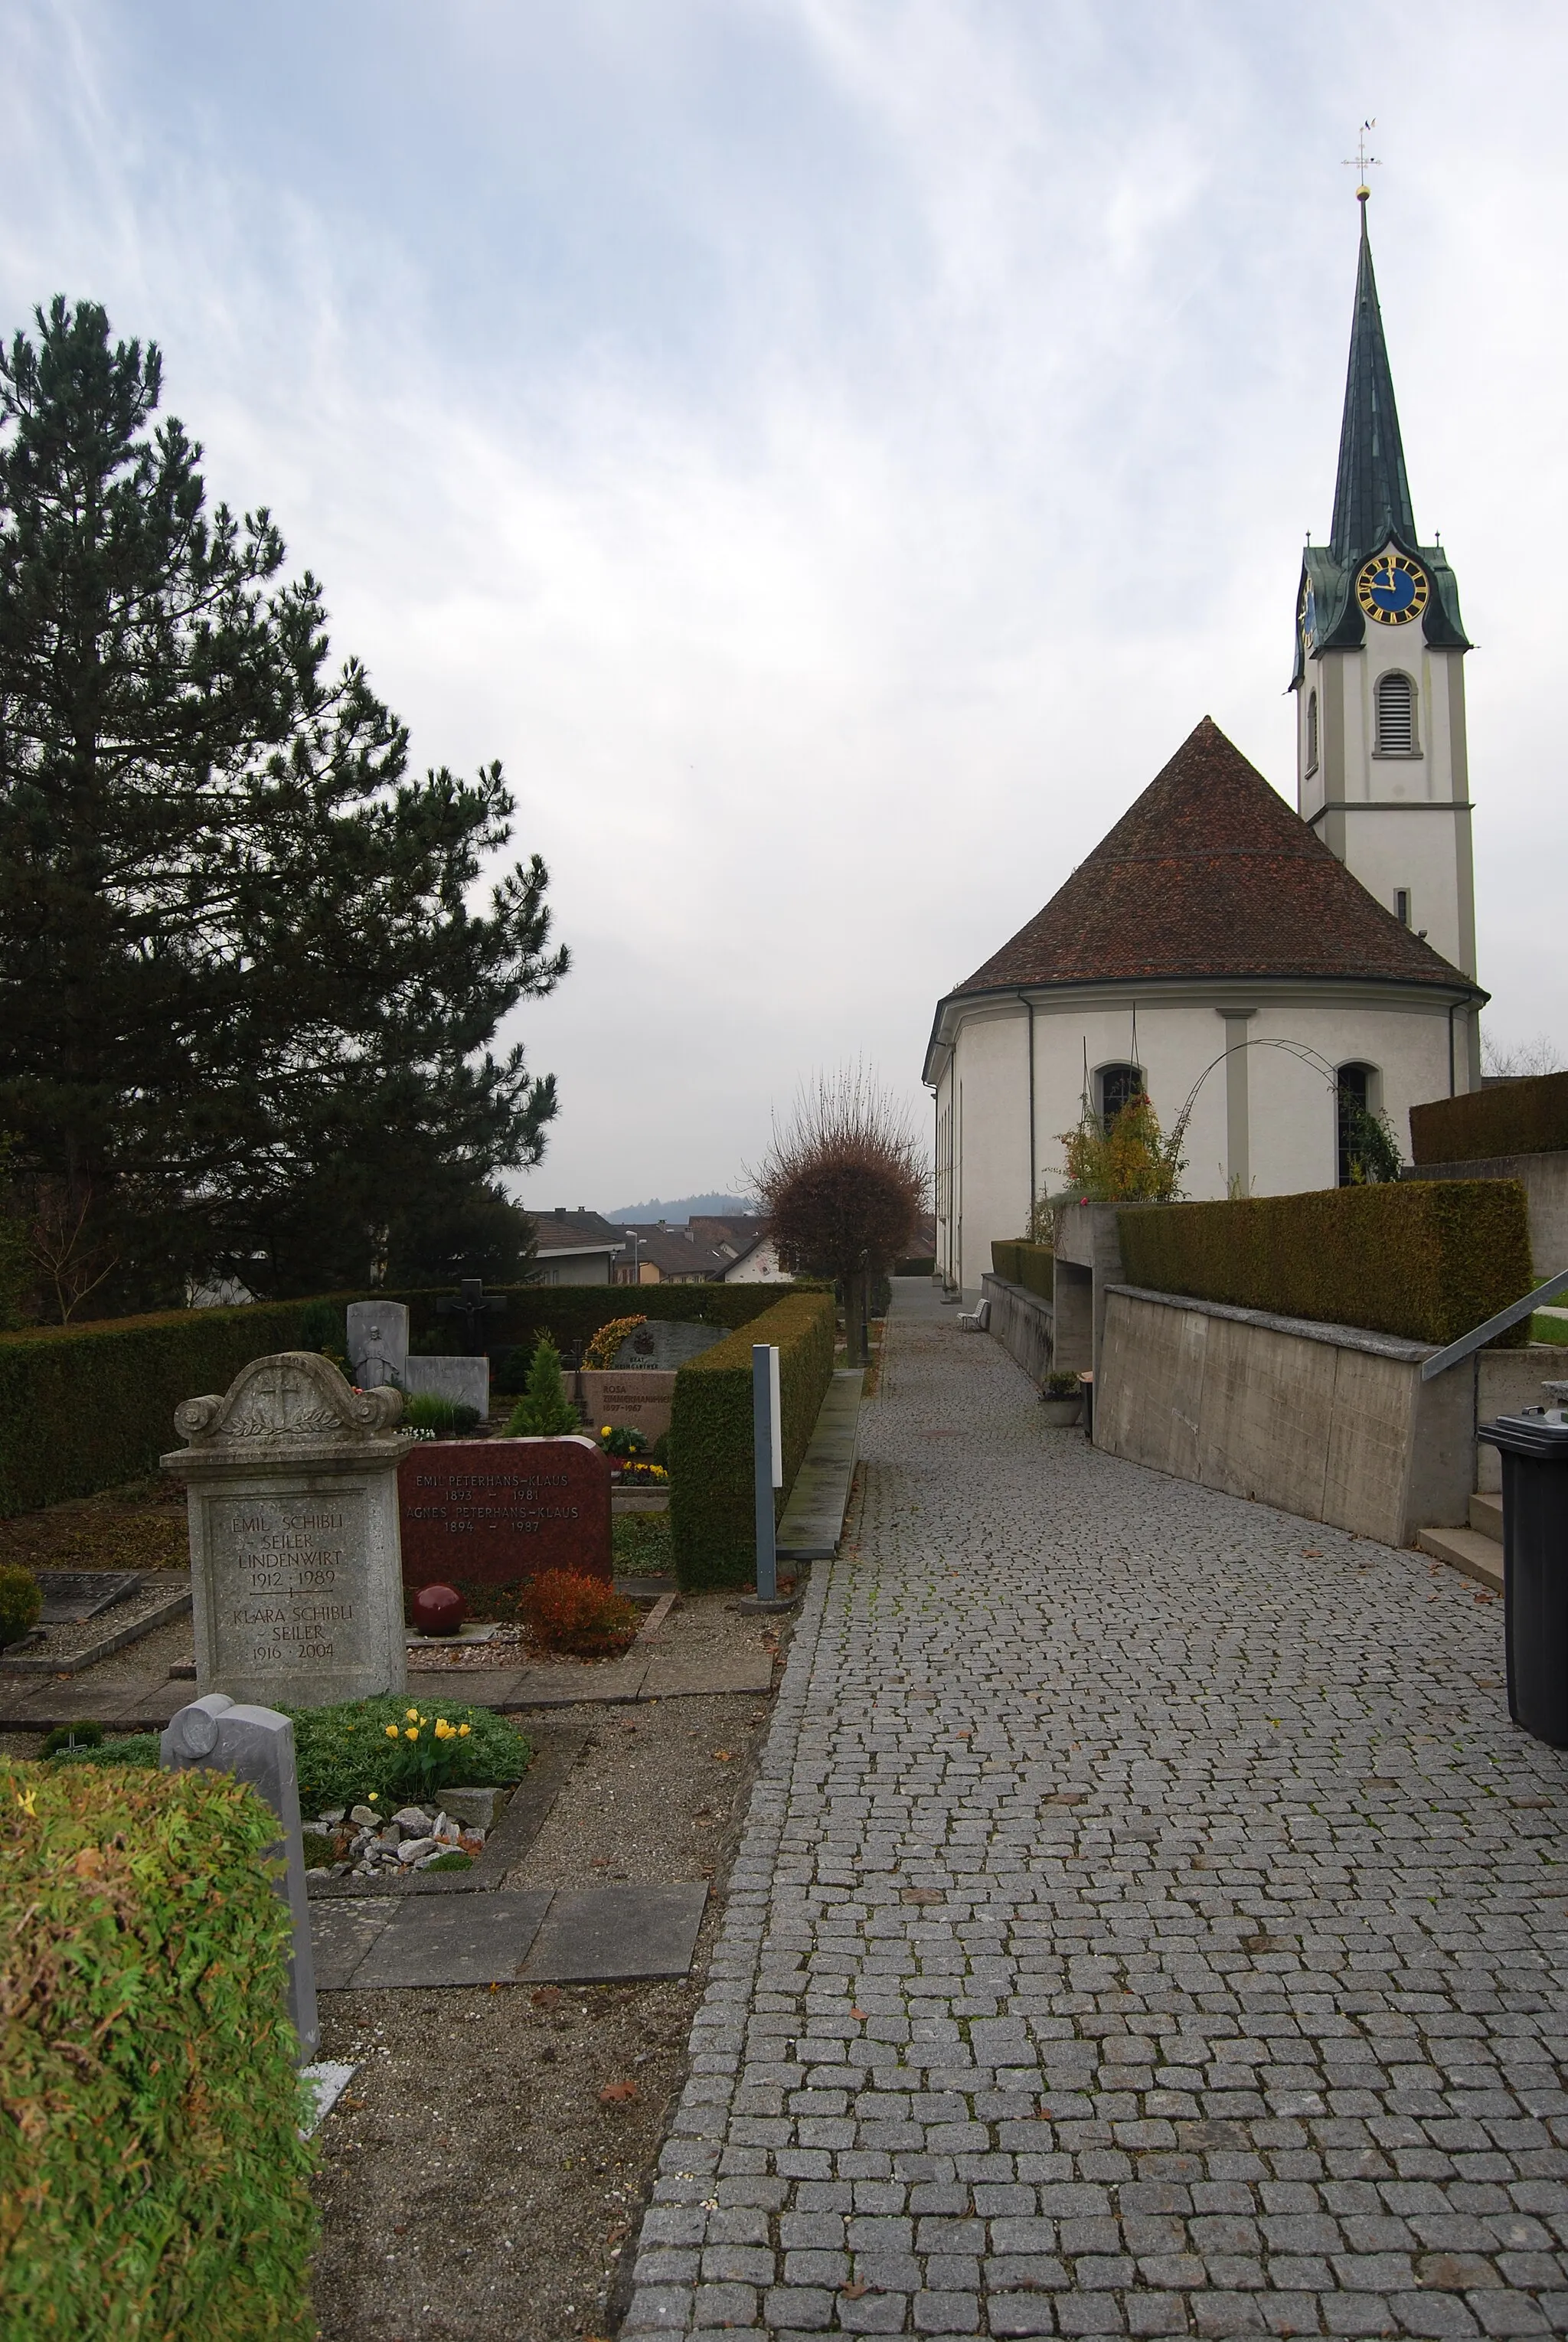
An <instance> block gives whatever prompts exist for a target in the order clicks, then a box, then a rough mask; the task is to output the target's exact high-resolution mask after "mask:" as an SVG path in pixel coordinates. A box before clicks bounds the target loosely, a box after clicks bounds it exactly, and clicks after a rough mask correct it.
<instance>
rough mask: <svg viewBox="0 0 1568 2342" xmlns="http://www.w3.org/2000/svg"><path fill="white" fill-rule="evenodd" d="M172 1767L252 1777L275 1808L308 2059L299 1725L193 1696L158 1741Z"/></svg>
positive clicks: (316, 2040) (310, 1970) (317, 2029)
mask: <svg viewBox="0 0 1568 2342" xmlns="http://www.w3.org/2000/svg"><path fill="white" fill-rule="evenodd" d="M158 1754H159V1757H160V1758H161V1760H162V1762H163V1765H164V1767H165V1770H166V1771H169V1772H175V1773H184V1772H188V1771H189V1770H190V1769H191V1768H192V1767H195V1766H200V1767H204V1768H205V1770H207V1771H208V1772H213V1773H232V1774H233V1775H234V1777H235V1779H236V1780H238V1781H248V1782H249V1783H250V1785H251V1787H252V1788H254V1789H255V1790H257V1791H259V1793H260V1795H261V1796H262V1797H265V1799H266V1801H267V1804H268V1805H269V1806H270V1807H272V1809H273V1811H274V1813H275V1815H276V1816H277V1817H278V1821H279V1823H280V1824H281V1825H282V1828H283V1837H282V1838H281V1840H280V1842H279V1844H278V1845H277V1846H275V1847H273V1848H272V1849H271V1851H272V1852H273V1853H274V1854H278V1853H281V1854H282V1855H283V1857H284V1866H285V1867H284V1871H283V1875H282V1877H280V1878H279V1879H278V1881H277V1891H278V1893H279V1894H280V1895H281V1896H282V1897H284V1899H285V1902H286V1903H287V1905H288V1907H289V1917H290V1918H291V1919H292V1921H293V1923H294V1954H293V1957H292V1958H291V1959H290V1961H289V1969H288V2013H289V2016H290V2017H292V2019H293V2020H294V2029H295V2032H296V2033H297V2034H298V2036H299V2038H300V2047H301V2050H302V2056H301V2058H300V2063H301V2064H302V2065H303V2064H305V2062H306V2061H307V2060H308V2059H310V2058H312V2057H315V2053H316V2050H317V2049H318V2048H319V2047H320V2046H321V2025H320V2021H319V2019H318V2018H317V2016H316V2007H315V1963H314V1960H313V1958H312V1955H311V1943H310V1905H309V1902H308V1900H307V1897H306V1889H305V1845H304V1840H303V1839H302V1837H301V1836H300V1827H299V1777H298V1774H297V1773H296V1771H295V1758H294V1726H293V1725H292V1724H291V1723H290V1722H289V1720H288V1718H287V1716H279V1715H278V1714H277V1712H276V1710H275V1708H270V1707H245V1706H236V1705H235V1702H234V1701H233V1700H232V1699H229V1698H226V1697H225V1695H224V1694H223V1693H222V1692H209V1693H208V1694H207V1695H206V1696H205V1698H204V1699H197V1700H193V1701H192V1702H191V1705H190V1706H188V1707H182V1708H181V1709H180V1711H179V1714H178V1715H177V1716H175V1717H174V1719H173V1720H172V1722H171V1723H170V1724H169V1726H168V1727H167V1729H166V1730H165V1733H164V1735H163V1737H162V1738H161V1740H160V1741H159V1743H158Z"/></svg>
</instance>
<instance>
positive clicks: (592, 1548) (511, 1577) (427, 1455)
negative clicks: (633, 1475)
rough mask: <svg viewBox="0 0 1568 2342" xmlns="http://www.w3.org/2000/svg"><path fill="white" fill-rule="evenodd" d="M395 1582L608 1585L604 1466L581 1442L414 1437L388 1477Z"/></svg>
mask: <svg viewBox="0 0 1568 2342" xmlns="http://www.w3.org/2000/svg"><path fill="white" fill-rule="evenodd" d="M397 1493H398V1501H399V1506H400V1510H401V1515H402V1533H403V1582H404V1585H405V1586H414V1587H415V1588H417V1587H419V1586H429V1585H432V1584H434V1582H435V1581H436V1580H439V1581H440V1582H441V1584H442V1585H444V1586H458V1587H459V1588H462V1589H464V1590H466V1589H467V1588H468V1587H469V1586H516V1585H520V1584H521V1583H522V1582H523V1580H524V1579H525V1578H529V1577H537V1576H540V1575H541V1574H542V1573H543V1572H544V1570H547V1569H570V1570H574V1571H575V1572H576V1573H577V1574H578V1576H582V1577H603V1578H606V1579H607V1578H610V1577H612V1576H614V1569H613V1567H612V1565H611V1561H610V1459H609V1457H608V1456H605V1455H604V1454H603V1453H602V1451H601V1450H600V1449H599V1448H598V1447H596V1446H594V1442H593V1441H592V1440H591V1439H583V1438H579V1437H575V1436H573V1437H568V1438H565V1439H422V1440H419V1441H418V1442H416V1444H415V1445H414V1446H413V1447H411V1448H410V1449H409V1451H408V1454H407V1455H406V1456H404V1459H403V1461H402V1463H401V1464H400V1465H399V1466H398V1471H397Z"/></svg>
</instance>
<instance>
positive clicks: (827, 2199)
mask: <svg viewBox="0 0 1568 2342" xmlns="http://www.w3.org/2000/svg"><path fill="white" fill-rule="evenodd" d="M891 1332H892V1336H893V1338H892V1341H891V1344H890V1355H889V1360H888V1364H887V1366H886V1368H885V1370H884V1384H883V1392H882V1396H881V1397H880V1398H879V1399H878V1400H877V1401H876V1402H875V1403H874V1404H873V1405H872V1406H869V1407H868V1408H867V1409H866V1410H865V1412H864V1415H863V1416H862V1449H863V1453H864V1456H865V1457H866V1491H865V1498H864V1509H863V1514H862V1517H861V1522H860V1526H859V1531H858V1536H859V1549H858V1552H857V1551H856V1550H855V1549H854V1546H850V1547H849V1549H848V1550H846V1551H845V1552H844V1554H842V1555H841V1556H840V1558H839V1560H838V1561H837V1562H836V1563H835V1564H834V1565H833V1566H832V1568H831V1571H829V1570H825V1569H823V1568H819V1569H818V1571H817V1573H816V1582H815V1583H814V1586H813V1587H812V1590H811V1594H810V1596H808V1600H807V1605H806V1608H805V1611H804V1615H803V1618H802V1622H801V1626H800V1628H799V1631H798V1633H797V1636H796V1638H795V1642H794V1647H793V1650H792V1653H791V1657H790V1664H789V1669H788V1673H787V1676H786V1678H785V1682H784V1688H783V1690H782V1692H781V1694H780V1697H779V1706H778V1712H777V1715H776V1717H775V1721H774V1728H773V1732H772V1735H771V1737H770V1741H769V1746H768V1750H767V1753H766V1756H765V1757H764V1765H763V1769H762V1775H761V1777H760V1779H759V1782H758V1786H757V1788H756V1790H755V1793H754V1798H753V1803H752V1807H751V1812H750V1816H749V1818H748V1822H747V1826H746V1830H745V1835H744V1841H743V1845H742V1847H741V1852H740V1856H739V1859H738V1861H737V1863H736V1866H735V1868H734V1874H733V1877H732V1880H731V1887H730V1895H729V1900H728V1904H727V1907H726V1917H725V1925H724V1935H723V1938H722V1940H721V1943H720V1945H719V1947H718V1949H717V1951H716V1953H715V1956H714V1964H713V1967H712V1970H711V1975H710V1982H709V1987H708V1991H707V1994H706V1997H705V1999H704V2005H703V2007H702V2009H701V2011H700V2013H699V2015H698V2017H697V2019H696V2023H695V2026H694V2031H693V2037H692V2052H693V2066H692V2079H691V2081H690V2083H689V2085H688V2087H687V2089H686V2091H685V2094H684V2098H683V2101H682V2104H681V2107H680V2108H679V2110H678V2112H677V2113H676V2115H675V2117H674V2124H673V2127H672V2131H671V2135H670V2137H669V2139H668V2140H667V2142H666V2145H665V2147H664V2155H663V2158H662V2168H661V2177H660V2178H659V2181H658V2183H657V2187H656V2190H655V2200H654V2205H653V2207H651V2209H650V2210H649V2212H648V2214H647V2216H646V2217H645V2219H644V2224H643V2229H642V2236H641V2240H640V2247H639V2254H638V2259H637V2263H636V2285H635V2289H634V2295H633V2298H632V2302H631V2306H630V2308H629V2311H628V2314H627V2317H626V2319H625V2321H624V2328H623V2331H624V2334H625V2335H626V2336H627V2337H638V2338H639V2342H640V2337H644V2336H645V2335H647V2334H648V2333H649V2332H651V2331H658V2332H661V2333H665V2334H682V2335H688V2334H695V2333H698V2332H701V2333H704V2334H706V2332H707V2330H708V2329H709V2328H711V2327H715V2326H728V2327H731V2328H732V2329H734V2330H736V2331H739V2332H740V2333H743V2334H749V2335H752V2336H758V2335H762V2334H770V2335H782V2336H794V2335H816V2334H821V2333H824V2332H827V2331H833V2332H851V2333H899V2332H905V2333H907V2332H914V2333H918V2334H924V2335H927V2336H937V2337H942V2336H946V2337H972V2336H982V2335H985V2334H991V2335H1004V2334H1005V2335H1020V2336H1023V2335H1044V2334H1064V2335H1074V2334H1076V2335H1087V2334H1101V2333H1127V2332H1131V2333H1134V2334H1137V2335H1143V2336H1164V2335H1190V2334H1197V2335H1214V2336H1221V2335H1230V2334H1243V2333H1257V2334H1263V2333H1277V2334H1285V2333H1296V2334H1314V2335H1316V2334H1329V2335H1349V2334H1377V2333H1389V2334H1413V2335H1423V2336H1424V2335H1433V2336H1439V2335H1441V2336H1448V2335H1479V2334H1486V2335H1493V2334H1495V2335H1525V2334H1561V2333H1563V2332H1568V2250H1565V2248H1568V2097H1565V2096H1564V2092H1563V2061H1564V2059H1565V2058H1568V2019H1565V2017H1564V2015H1563V2007H1564V1983H1565V1980H1568V1979H1565V1968H1568V1916H1565V1899H1568V1867H1565V1866H1564V1862H1563V1852H1562V1849H1563V1825H1564V1823H1565V1822H1568V1762H1565V1760H1564V1757H1563V1756H1562V1755H1561V1754H1559V1753H1557V1752H1554V1751H1553V1750H1551V1749H1547V1748H1545V1747H1543V1746H1541V1745H1540V1744H1539V1743H1538V1742H1535V1741H1533V1740H1530V1739H1528V1738H1527V1737H1525V1736H1523V1734H1520V1733H1518V1732H1516V1731H1515V1730H1514V1729H1513V1726H1511V1725H1510V1724H1509V1722H1508V1719H1507V1713H1506V1707H1505V1705H1504V1699H1503V1689H1502V1676H1503V1652H1502V1616H1501V1607H1500V1606H1499V1605H1498V1604H1497V1602H1496V1601H1495V1600H1494V1599H1493V1598H1492V1597H1490V1596H1486V1595H1484V1594H1481V1593H1478V1592H1477V1590H1476V1589H1475V1588H1473V1586H1471V1585H1470V1584H1469V1583H1468V1581H1466V1580H1464V1579H1462V1578H1460V1577H1458V1576H1454V1575H1453V1573H1451V1572H1449V1571H1447V1570H1445V1569H1443V1567H1442V1566H1441V1565H1436V1564H1433V1565H1429V1564H1428V1563H1427V1562H1426V1561H1425V1560H1424V1559H1423V1557H1422V1556H1417V1555H1413V1554H1408V1553H1394V1552H1392V1551H1390V1550H1389V1549H1388V1548H1386V1547H1383V1546H1374V1545H1371V1544H1367V1543H1365V1542H1363V1541H1359V1540H1357V1539H1354V1538H1352V1537H1350V1536H1344V1535H1342V1534H1340V1533H1339V1532H1336V1531H1334V1530H1332V1529H1325V1528H1322V1527H1320V1526H1314V1525H1312V1524H1309V1523H1306V1522H1303V1521H1298V1520H1295V1519H1293V1518H1291V1517H1290V1516H1286V1515H1283V1514H1279V1513H1274V1512H1271V1511H1269V1510H1266V1509H1265V1508H1263V1507H1262V1506H1253V1505H1248V1504H1244V1503H1242V1502H1240V1501H1238V1500H1234V1499H1232V1498H1229V1497H1225V1496H1218V1495H1216V1494H1214V1493H1213V1492H1212V1491H1208V1490H1204V1489H1202V1488H1197V1487H1194V1486H1190V1485H1188V1484H1186V1483H1183V1482H1180V1481H1174V1480H1169V1479H1165V1478H1164V1477H1162V1476H1159V1475H1158V1474H1155V1473H1152V1472H1146V1471H1143V1470H1141V1469H1139V1468H1138V1467H1137V1466H1132V1465H1126V1464H1123V1463H1120V1462H1118V1461H1116V1460H1115V1459H1114V1458H1111V1457H1107V1456H1101V1455H1099V1454H1097V1453H1096V1452H1095V1451H1094V1450H1093V1449H1092V1448H1090V1447H1089V1446H1088V1445H1087V1443H1086V1442H1084V1441H1083V1440H1082V1439H1076V1438H1074V1437H1072V1436H1065V1437H1064V1436H1063V1435H1061V1434H1060V1433H1056V1434H1050V1433H1047V1432H1045V1431H1044V1429H1043V1428H1042V1426H1040V1423H1039V1407H1038V1404H1037V1401H1036V1400H1035V1397H1034V1392H1033V1389H1032V1388H1031V1386H1029V1384H1028V1383H1027V1382H1026V1381H1025V1379H1024V1376H1022V1375H1021V1374H1020V1373H1019V1372H1018V1370H1017V1369H1016V1368H1015V1367H1014V1366H1013V1365H1012V1364H1011V1362H1010V1361H1009V1360H1008V1359H1007V1358H1006V1357H1005V1356H1004V1354H1003V1353H1002V1352H1001V1351H1000V1349H998V1348H997V1346H995V1345H994V1344H993V1343H990V1342H978V1341H975V1340H974V1338H973V1337H970V1338H965V1337H964V1336H960V1335H958V1334H956V1333H955V1332H953V1331H951V1330H950V1329H949V1327H948V1326H946V1325H945V1324H944V1323H933V1324H929V1325H927V1324H921V1323H913V1322H908V1321H904V1322H901V1321H900V1319H899V1318H898V1317H897V1316H895V1317H894V1321H893V1326H892V1328H891ZM853 1534H854V1531H853V1530H852V1535H853ZM933 1898H934V1899H933Z"/></svg>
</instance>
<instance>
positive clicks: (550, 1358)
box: [506, 1334, 583, 1439]
mask: <svg viewBox="0 0 1568 2342" xmlns="http://www.w3.org/2000/svg"><path fill="white" fill-rule="evenodd" d="M582 1428H583V1418H582V1416H580V1415H579V1414H578V1412H577V1410H576V1408H575V1407H574V1406H573V1404H572V1402H571V1400H570V1399H569V1398H568V1397H567V1396H566V1386H565V1384H564V1382H563V1381H562V1379H561V1353H560V1351H559V1350H558V1349H557V1348H556V1347H555V1345H554V1342H552V1341H551V1339H550V1336H548V1334H541V1335H540V1336H539V1339H538V1342H537V1343H536V1344H535V1346H534V1356H532V1358H531V1359H530V1360H529V1362H528V1386H527V1389H526V1390H525V1391H524V1394H523V1396H522V1397H521V1398H520V1399H519V1400H518V1402H517V1404H516V1406H514V1408H513V1410H512V1416H511V1420H510V1421H509V1422H508V1424H507V1426H506V1437H507V1438H508V1439H559V1438H560V1437H561V1436H562V1435H563V1433H564V1432H568V1431H581V1430H582Z"/></svg>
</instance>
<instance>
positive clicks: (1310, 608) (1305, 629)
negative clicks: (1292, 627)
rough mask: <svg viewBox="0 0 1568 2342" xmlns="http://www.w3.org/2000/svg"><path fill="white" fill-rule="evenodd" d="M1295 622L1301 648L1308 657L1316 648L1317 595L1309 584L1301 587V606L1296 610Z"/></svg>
mask: <svg viewBox="0 0 1568 2342" xmlns="http://www.w3.org/2000/svg"><path fill="white" fill-rule="evenodd" d="M1296 624H1297V626H1299V627H1300V628H1301V637H1302V648H1303V651H1304V652H1305V653H1306V655H1307V656H1308V657H1309V658H1310V657H1311V656H1312V655H1313V651H1314V650H1316V648H1317V596H1316V595H1315V594H1314V593H1313V589H1312V586H1311V585H1310V584H1308V585H1305V586H1303V587H1302V602H1301V608H1300V609H1299V610H1298V611H1297V612H1296Z"/></svg>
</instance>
